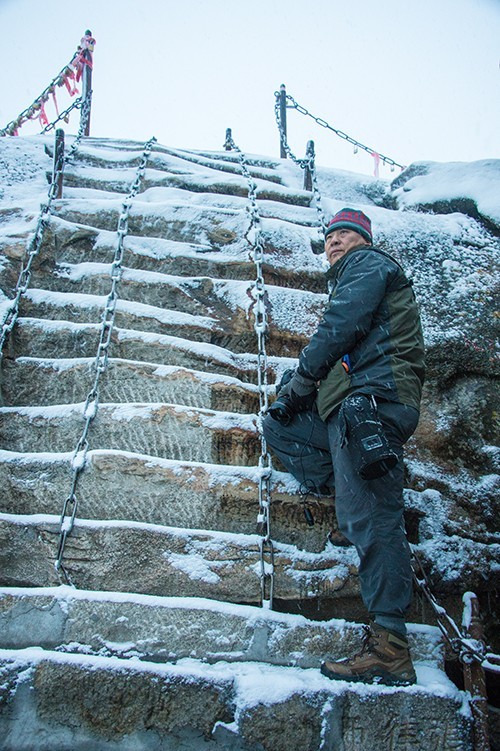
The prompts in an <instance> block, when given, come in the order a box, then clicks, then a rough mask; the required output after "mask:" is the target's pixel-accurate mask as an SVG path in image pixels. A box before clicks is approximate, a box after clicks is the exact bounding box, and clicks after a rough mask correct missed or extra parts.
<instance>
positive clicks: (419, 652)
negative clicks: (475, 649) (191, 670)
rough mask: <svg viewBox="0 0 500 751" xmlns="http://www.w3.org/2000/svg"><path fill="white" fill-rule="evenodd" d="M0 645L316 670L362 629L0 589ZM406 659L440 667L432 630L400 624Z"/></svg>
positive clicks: (439, 643)
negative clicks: (405, 629)
mask: <svg viewBox="0 0 500 751" xmlns="http://www.w3.org/2000/svg"><path fill="white" fill-rule="evenodd" d="M0 634H1V637H0V647H1V648H3V649H5V648H7V649H25V648H27V647H31V646H34V645H37V646H39V647H41V648H43V649H57V650H59V651H61V652H66V653H71V652H78V651H82V649H83V647H82V645H85V647H84V649H85V651H86V653H87V654H88V653H93V654H100V655H102V656H106V657H111V656H115V657H121V658H127V657H140V659H141V660H144V659H146V660H154V661H156V662H160V661H162V662H173V661H176V660H180V659H183V658H186V657H192V658H194V659H198V660H204V661H207V662H210V663H214V662H217V661H219V660H226V661H230V662H248V661H254V660H256V661H259V662H264V663H267V664H270V665H282V666H289V667H291V666H298V667H301V668H311V667H313V668H319V666H320V664H321V660H322V659H323V658H324V656H325V655H327V654H328V655H330V656H331V657H333V658H334V659H341V658H342V657H344V656H345V655H348V654H350V653H351V654H352V653H353V652H355V651H356V650H357V648H358V647H359V645H360V643H361V641H362V637H363V627H362V626H361V625H359V624H355V623H350V622H348V621H345V620H344V619H335V618H334V619H331V620H329V621H315V620H309V619H307V618H305V617H304V616H302V615H292V614H290V613H279V612H276V611H274V610H269V609H268V608H261V607H255V606H250V605H234V604H232V603H227V602H218V601H216V600H207V599H203V598H196V597H154V596H152V595H134V594H130V593H121V592H92V591H87V590H80V589H74V588H72V587H68V586H64V585H63V586H60V587H46V588H44V587H41V588H31V589H27V588H17V587H1V588H0ZM408 641H409V644H410V649H411V653H412V659H413V660H414V661H425V662H426V663H427V664H428V665H434V666H435V667H439V668H444V644H443V638H442V635H441V632H440V631H439V629H438V628H437V627H436V626H422V625H420V624H416V623H415V624H412V623H409V624H408Z"/></svg>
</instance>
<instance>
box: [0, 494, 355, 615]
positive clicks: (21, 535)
mask: <svg viewBox="0 0 500 751" xmlns="http://www.w3.org/2000/svg"><path fill="white" fill-rule="evenodd" d="M130 502H131V503H132V502H133V499H132V498H131V499H130ZM59 522H60V517H59V516H50V515H45V514H34V515H26V516H24V515H21V514H0V586H21V585H22V586H31V587H41V586H54V585H56V584H59V583H60V582H59V580H58V576H57V574H56V571H55V568H54V560H55V554H56V550H57V545H58V540H59V528H60V523H59ZM260 540H261V538H260V536H259V535H244V534H234V533H233V534H231V533H227V532H212V531H206V530H196V529H189V530H187V529H179V528H174V527H167V526H161V525H154V524H142V523H138V522H124V521H107V520H98V521H95V520H89V519H82V518H80V519H77V521H76V522H75V526H74V528H73V530H72V533H71V535H69V536H68V537H67V540H66V547H65V552H64V566H65V568H66V570H67V571H68V572H69V575H70V577H71V579H72V581H73V582H74V584H75V585H76V586H78V587H79V588H82V589H92V590H105V591H120V592H138V593H143V594H157V595H162V596H175V595H178V594H179V592H182V593H183V595H184V596H186V597H209V598H210V599H217V600H229V601H231V602H241V603H259V602H260V600H261V592H260V570H261V561H260ZM274 549H275V553H274V561H275V577H274V581H275V584H274V595H275V597H276V598H277V600H281V601H285V602H288V603H294V602H295V603H297V602H298V601H304V600H306V599H308V600H313V601H314V600H315V599H316V598H318V597H321V598H322V601H323V602H333V601H334V600H336V599H338V598H344V597H352V596H359V588H358V583H357V577H356V576H354V575H353V574H355V572H356V565H357V555H356V553H355V551H354V550H353V549H352V548H341V547H336V548H334V547H333V546H329V547H328V549H326V550H325V551H323V552H321V553H311V552H307V551H304V550H299V549H298V548H296V547H295V546H293V545H286V544H283V543H275V546H274Z"/></svg>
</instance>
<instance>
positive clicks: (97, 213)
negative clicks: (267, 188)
mask: <svg viewBox="0 0 500 751" xmlns="http://www.w3.org/2000/svg"><path fill="white" fill-rule="evenodd" d="M89 199H91V200H89ZM248 205H249V203H248V201H247V200H246V199H244V198H239V197H232V198H229V197H228V196H222V197H220V198H219V197H218V196H217V195H214V194H197V193H188V192H187V191H184V190H178V189H175V188H151V189H149V190H148V191H146V192H145V193H141V194H140V195H139V197H137V198H135V199H134V201H133V202H132V204H131V206H130V211H129V213H128V232H129V233H130V234H131V235H135V236H139V237H145V238H163V239H165V240H170V241H175V242H183V243H194V244H196V245H199V244H205V245H207V244H208V245H209V247H211V248H212V249H213V250H215V249H216V248H220V247H223V248H227V249H228V250H229V251H233V249H234V248H236V249H238V250H240V252H246V254H247V257H248V256H249V254H250V253H251V251H252V246H251V244H250V243H249V241H248V240H247V239H246V238H245V235H246V233H247V232H248V231H249V220H248V211H247V209H248ZM122 211H123V197H122V196H121V195H120V194H118V193H105V192H104V191H97V190H86V189H80V188H70V189H68V191H67V197H66V198H62V199H61V200H59V201H58V202H57V206H56V207H55V208H54V211H53V215H54V216H56V217H59V218H60V219H64V220H66V221H67V222H71V223H76V224H85V225H91V226H92V227H94V228H96V229H99V230H108V231H111V232H116V229H117V226H118V222H119V218H120V216H121V214H122ZM259 213H260V215H261V223H262V240H263V244H264V246H265V250H266V251H267V250H268V248H269V250H270V251H271V250H272V251H273V252H270V253H269V261H270V262H272V260H274V256H275V255H279V254H280V253H281V252H283V253H284V254H285V257H288V261H290V260H291V258H292V257H293V256H294V255H295V254H296V253H298V254H299V257H300V256H302V257H303V258H304V255H305V257H306V258H307V261H308V262H309V265H310V266H312V267H314V266H316V268H317V267H318V264H319V261H318V260H317V259H315V257H314V254H313V252H312V251H313V243H315V242H317V241H318V237H319V230H318V226H317V214H316V212H315V210H314V209H312V208H311V209H310V208H304V207H300V206H293V207H291V206H288V205H284V204H279V203H277V202H276V201H262V202H261V205H260V206H259ZM314 247H315V246H314ZM278 265H282V264H278Z"/></svg>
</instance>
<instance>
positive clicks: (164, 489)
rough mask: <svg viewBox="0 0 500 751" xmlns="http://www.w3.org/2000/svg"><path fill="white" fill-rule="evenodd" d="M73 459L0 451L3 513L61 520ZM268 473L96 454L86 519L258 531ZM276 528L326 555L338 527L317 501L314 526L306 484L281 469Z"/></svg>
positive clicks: (88, 479) (89, 470)
mask: <svg viewBox="0 0 500 751" xmlns="http://www.w3.org/2000/svg"><path fill="white" fill-rule="evenodd" d="M71 459H72V454H71V453H67V454H55V453H47V454H45V453H32V454H23V453H16V452H12V451H0V485H1V487H3V488H4V492H3V493H2V495H1V497H0V511H2V512H4V513H10V514H30V513H32V512H33V511H34V510H36V511H37V513H41V514H54V515H57V514H58V513H60V512H61V509H62V503H63V501H64V499H65V498H66V497H67V495H68V492H69V486H70V467H71ZM260 474H261V470H260V469H259V468H258V467H245V466H234V465H221V464H206V463H205V464H202V463H196V462H182V461H174V460H172V459H159V458H156V457H153V456H147V455H141V454H138V453H130V452H125V451H99V450H90V451H89V452H88V453H87V464H86V467H85V471H84V472H83V473H82V474H81V475H80V479H79V483H78V498H79V514H80V516H82V517H84V518H87V519H122V520H129V521H138V522H146V523H153V524H162V525H167V526H175V527H186V528H188V527H194V528H198V529H212V530H220V531H223V532H235V533H238V532H241V533H243V534H254V533H255V531H256V528H257V512H258V502H257V499H258V483H259V477H260ZM271 492H272V499H273V506H272V530H273V536H274V537H275V538H276V539H278V540H280V541H281V542H284V543H288V544H293V545H297V547H299V548H301V549H305V550H309V551H315V552H320V551H322V550H324V548H325V547H326V545H327V540H328V535H329V533H330V532H331V531H332V530H335V529H336V521H335V519H334V508H333V503H332V499H331V498H321V499H315V500H314V501H311V504H310V510H311V513H312V514H313V517H314V526H312V527H311V526H309V525H308V524H306V522H305V519H304V514H303V508H302V506H301V504H300V502H299V484H298V482H297V481H296V480H294V478H292V476H291V475H289V474H288V473H285V472H279V471H277V470H274V471H273V473H272V477H271Z"/></svg>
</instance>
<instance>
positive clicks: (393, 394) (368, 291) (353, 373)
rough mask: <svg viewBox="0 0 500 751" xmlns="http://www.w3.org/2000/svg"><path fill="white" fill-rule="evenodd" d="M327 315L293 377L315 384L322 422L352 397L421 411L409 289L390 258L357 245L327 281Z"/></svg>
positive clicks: (417, 330) (417, 335) (418, 346)
mask: <svg viewBox="0 0 500 751" xmlns="http://www.w3.org/2000/svg"><path fill="white" fill-rule="evenodd" d="M326 277H327V280H328V281H329V282H330V285H331V292H330V297H329V302H328V306H327V309H326V311H325V313H324V315H323V318H322V319H321V321H320V323H319V324H318V328H317V330H316V331H315V333H314V334H313V336H312V337H311V340H310V342H309V344H308V345H307V346H306V347H305V348H304V350H303V351H302V353H301V355H300V358H299V367H298V372H299V373H300V374H301V375H303V376H306V377H308V378H312V379H314V380H315V381H321V383H320V386H319V390H318V397H317V406H318V412H319V414H320V417H321V418H322V419H323V420H326V419H327V417H328V415H330V414H331V412H332V411H333V410H334V409H335V408H336V407H337V406H338V405H339V404H340V403H341V402H342V401H343V399H345V397H346V396H347V395H348V394H351V393H363V394H373V395H374V396H375V397H379V398H382V399H385V400H387V401H390V402H399V403H401V404H408V405H410V406H412V407H415V408H416V409H417V410H418V409H419V407H420V398H421V393H422V384H423V381H424V342H423V336H422V328H421V324H420V316H419V312H418V307H417V303H416V300H415V295H414V292H413V289H412V286H411V282H409V281H408V279H407V278H406V276H405V274H404V271H403V269H402V268H401V266H400V265H399V263H398V262H397V261H395V260H394V259H393V258H392V257H391V256H390V255H389V254H388V253H385V252H384V251H381V250H379V249H377V248H373V247H371V246H367V245H363V246H361V247H359V248H353V249H352V250H350V251H348V253H346V254H345V256H343V257H342V258H341V259H340V260H339V261H337V263H336V264H334V266H332V267H331V268H330V269H329V271H328V272H327V274H326Z"/></svg>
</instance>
